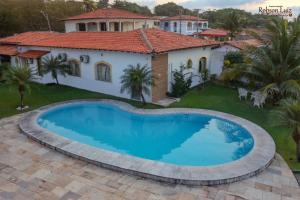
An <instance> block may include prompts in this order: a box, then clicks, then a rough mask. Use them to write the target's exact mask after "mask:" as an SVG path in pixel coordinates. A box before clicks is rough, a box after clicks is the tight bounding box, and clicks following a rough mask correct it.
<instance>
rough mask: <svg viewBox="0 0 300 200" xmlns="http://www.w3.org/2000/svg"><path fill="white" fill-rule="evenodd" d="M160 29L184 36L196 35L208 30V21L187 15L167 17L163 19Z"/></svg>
mask: <svg viewBox="0 0 300 200" xmlns="http://www.w3.org/2000/svg"><path fill="white" fill-rule="evenodd" d="M160 28H161V29H163V30H165V31H170V32H175V33H179V34H182V35H194V34H195V33H198V32H201V31H203V30H206V29H208V21H207V20H205V19H200V18H198V17H195V16H187V15H180V16H174V17H165V18H162V19H161V23H160Z"/></svg>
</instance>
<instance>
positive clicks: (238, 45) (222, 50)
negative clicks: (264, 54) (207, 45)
mask: <svg viewBox="0 0 300 200" xmlns="http://www.w3.org/2000/svg"><path fill="white" fill-rule="evenodd" d="M251 46H252V47H258V48H259V47H263V46H264V44H263V43H262V42H261V41H260V40H257V39H249V40H238V41H236V40H233V41H227V42H224V43H222V44H221V45H220V46H219V47H217V48H214V49H213V50H212V52H211V63H210V64H211V65H213V66H216V67H217V68H218V69H219V68H222V67H223V65H224V57H225V55H226V54H227V53H228V52H235V51H241V50H245V49H246V48H248V47H251ZM221 66H222V67H221Z"/></svg>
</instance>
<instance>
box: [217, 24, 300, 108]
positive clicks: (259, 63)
mask: <svg viewBox="0 0 300 200" xmlns="http://www.w3.org/2000/svg"><path fill="white" fill-rule="evenodd" d="M299 22H300V21H296V22H294V23H292V24H291V25H289V24H288V22H287V21H286V20H283V19H273V20H272V22H271V23H270V24H269V26H268V30H269V32H270V37H269V38H270V41H269V44H268V46H266V47H264V48H249V49H248V50H246V52H245V63H243V64H237V65H235V66H234V67H233V68H227V69H225V70H224V72H223V74H222V76H221V78H222V79H223V80H225V81H228V80H229V81H231V80H236V81H239V80H240V79H241V77H246V78H248V79H249V80H252V81H254V82H256V83H257V84H258V86H261V88H260V90H261V91H262V92H264V93H265V94H266V95H268V97H270V98H271V99H272V100H273V103H276V102H278V101H279V100H280V99H282V98H283V97H285V96H288V95H291V96H294V97H296V98H299V97H300V54H299V53H297V51H299V49H298V48H299V46H298V45H297V44H298V43H299V42H300V23H299Z"/></svg>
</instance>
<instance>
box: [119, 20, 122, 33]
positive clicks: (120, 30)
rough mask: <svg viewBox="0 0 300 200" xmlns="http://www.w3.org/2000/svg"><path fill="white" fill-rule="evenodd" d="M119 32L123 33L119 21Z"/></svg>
mask: <svg viewBox="0 0 300 200" xmlns="http://www.w3.org/2000/svg"><path fill="white" fill-rule="evenodd" d="M119 32H122V22H121V21H119Z"/></svg>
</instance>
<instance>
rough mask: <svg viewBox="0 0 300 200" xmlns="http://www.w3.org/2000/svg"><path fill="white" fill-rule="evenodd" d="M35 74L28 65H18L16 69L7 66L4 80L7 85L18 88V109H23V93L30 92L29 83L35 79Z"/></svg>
mask: <svg viewBox="0 0 300 200" xmlns="http://www.w3.org/2000/svg"><path fill="white" fill-rule="evenodd" d="M35 75H36V73H35V72H34V71H33V70H32V69H31V68H30V67H29V66H28V65H23V66H22V65H19V66H16V67H12V66H9V67H8V69H7V75H6V80H7V83H8V84H10V85H13V86H16V87H18V91H19V95H20V100H21V101H20V103H21V105H20V108H21V110H23V108H24V95H25V92H26V91H28V92H30V85H29V82H30V81H31V80H34V79H35V78H36V76H35Z"/></svg>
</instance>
